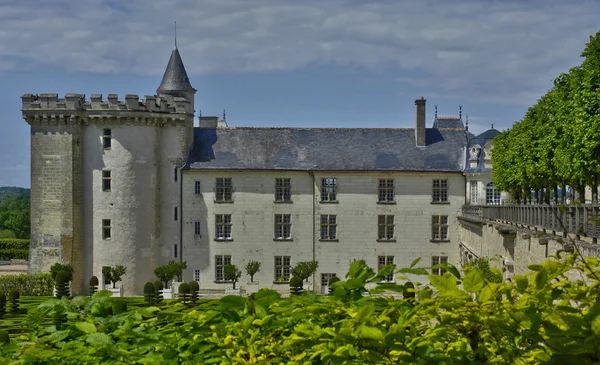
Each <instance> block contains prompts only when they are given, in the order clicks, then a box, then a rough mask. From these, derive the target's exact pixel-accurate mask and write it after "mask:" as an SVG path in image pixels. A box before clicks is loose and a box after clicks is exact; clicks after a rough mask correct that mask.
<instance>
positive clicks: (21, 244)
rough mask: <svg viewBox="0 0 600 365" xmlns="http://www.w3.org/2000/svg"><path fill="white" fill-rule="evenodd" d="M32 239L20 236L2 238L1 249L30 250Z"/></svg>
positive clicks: (0, 239) (0, 240)
mask: <svg viewBox="0 0 600 365" xmlns="http://www.w3.org/2000/svg"><path fill="white" fill-rule="evenodd" d="M29 242H30V240H24V239H19V238H0V250H10V249H13V250H27V251H29Z"/></svg>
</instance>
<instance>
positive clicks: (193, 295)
mask: <svg viewBox="0 0 600 365" xmlns="http://www.w3.org/2000/svg"><path fill="white" fill-rule="evenodd" d="M199 291H200V285H199V284H198V282H197V281H191V282H190V301H191V302H192V304H196V302H197V301H198V298H199V296H200V295H199V294H198V292H199Z"/></svg>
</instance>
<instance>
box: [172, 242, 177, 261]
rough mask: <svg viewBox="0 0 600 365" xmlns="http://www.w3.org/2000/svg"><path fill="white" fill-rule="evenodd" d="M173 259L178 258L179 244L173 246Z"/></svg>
mask: <svg viewBox="0 0 600 365" xmlns="http://www.w3.org/2000/svg"><path fill="white" fill-rule="evenodd" d="M173 257H174V258H177V244H175V245H173Z"/></svg>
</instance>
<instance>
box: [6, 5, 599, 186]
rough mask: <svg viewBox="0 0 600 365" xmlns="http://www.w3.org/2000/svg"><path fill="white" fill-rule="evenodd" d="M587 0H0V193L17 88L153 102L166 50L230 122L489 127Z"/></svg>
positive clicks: (14, 165) (554, 60)
mask: <svg viewBox="0 0 600 365" xmlns="http://www.w3.org/2000/svg"><path fill="white" fill-rule="evenodd" d="M598 14H600V0H585V1H584V0H571V1H562V0H520V1H516V0H515V1H494V0H452V1H441V0H437V1H432V0H420V1H402V0H380V1H367V0H327V1H322V0H302V1H298V0H295V1H294V0H143V1H142V0H128V1H122V0H78V1H72V0H43V1H41V0H40V1H32V0H0V110H2V113H1V116H0V125H1V126H2V133H0V186H21V187H29V186H30V175H29V174H30V169H29V166H30V141H29V139H30V134H29V133H30V132H29V131H30V128H29V126H28V125H27V123H26V122H25V121H24V120H23V119H22V117H21V111H20V108H21V99H20V97H21V96H22V95H23V94H27V93H32V94H41V93H58V94H59V96H61V97H62V96H64V94H65V93H79V94H85V95H86V97H87V98H89V96H90V95H91V94H103V95H104V97H105V98H106V95H107V94H113V93H114V94H119V97H120V99H122V98H124V95H125V94H138V95H140V96H143V95H154V94H155V93H156V89H157V87H158V85H159V84H160V81H161V78H162V74H163V72H164V69H165V67H166V65H167V62H168V59H169V56H170V53H171V51H172V49H173V45H174V24H173V23H174V21H177V45H178V48H179V51H180V53H181V57H182V59H183V62H184V64H185V67H186V69H187V72H188V75H189V77H190V81H191V83H192V85H193V86H194V87H195V88H196V89H197V90H198V92H197V93H196V99H195V103H196V111H197V113H199V112H200V111H201V112H202V115H219V116H221V115H222V113H223V109H225V110H226V113H227V123H228V124H229V125H230V126H255V127H271V126H279V127H288V126H289V127H332V128H337V127H356V128H360V127H369V128H376V127H382V128H396V127H397V128H412V127H414V123H415V121H414V118H415V117H414V115H415V111H414V101H415V99H418V98H420V97H421V96H423V97H425V99H427V125H428V126H429V127H431V125H432V123H433V115H434V106H435V105H437V106H438V113H439V115H440V116H457V115H458V108H459V105H462V109H463V119H464V117H465V115H467V114H468V116H469V130H470V131H472V132H473V133H475V134H478V133H482V132H484V131H485V130H487V129H488V128H490V127H491V125H492V124H493V125H494V127H495V128H497V129H499V130H503V129H506V128H509V127H510V126H511V125H512V123H514V122H515V121H517V120H519V119H521V118H522V116H523V115H524V113H525V111H526V110H527V108H528V107H529V106H531V105H533V104H535V103H536V101H537V99H539V97H541V96H542V95H543V94H544V93H545V92H546V91H547V90H548V89H550V88H551V87H552V81H553V79H554V78H555V77H557V76H558V75H559V74H560V73H562V72H566V71H568V69H569V68H570V67H573V66H576V65H578V64H580V63H581V58H580V54H581V52H582V51H583V49H584V47H585V43H586V42H587V41H588V40H589V36H590V35H592V34H595V33H596V32H597V31H599V30H600V26H599V25H598V18H597V16H598Z"/></svg>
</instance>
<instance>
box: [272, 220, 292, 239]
mask: <svg viewBox="0 0 600 365" xmlns="http://www.w3.org/2000/svg"><path fill="white" fill-rule="evenodd" d="M278 220H279V221H278ZM273 229H274V230H273V236H274V237H273V240H274V241H291V240H292V215H291V214H275V215H274V217H273ZM286 230H287V234H288V235H287V236H285V233H286Z"/></svg>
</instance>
